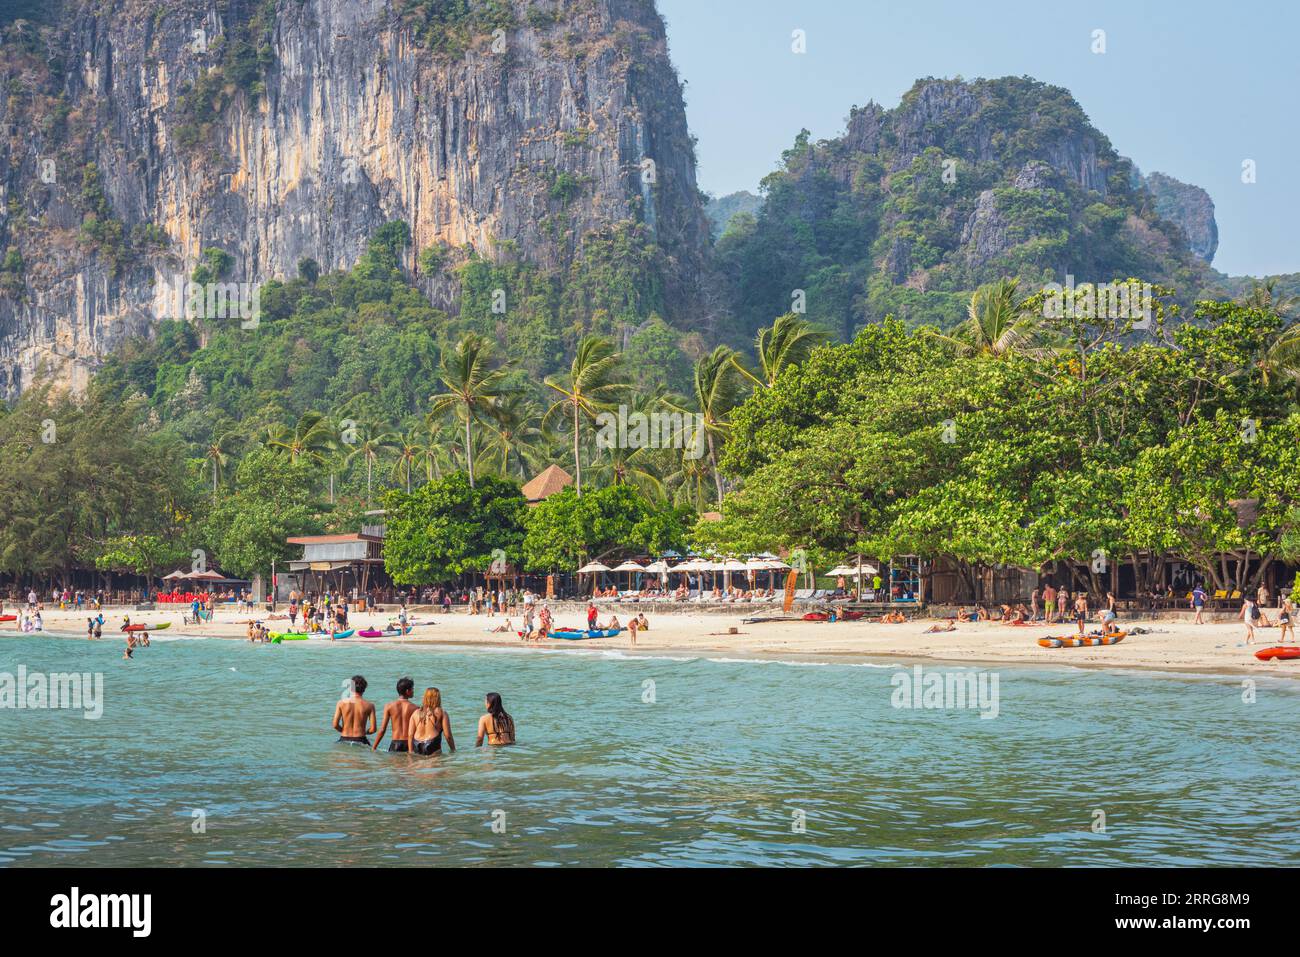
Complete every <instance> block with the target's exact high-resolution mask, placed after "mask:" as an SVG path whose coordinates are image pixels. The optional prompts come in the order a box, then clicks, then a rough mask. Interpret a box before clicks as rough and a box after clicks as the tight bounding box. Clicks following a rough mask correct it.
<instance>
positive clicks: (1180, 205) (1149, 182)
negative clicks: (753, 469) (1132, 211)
mask: <svg viewBox="0 0 1300 957" xmlns="http://www.w3.org/2000/svg"><path fill="white" fill-rule="evenodd" d="M1143 183H1144V185H1145V186H1146V188H1147V189H1148V190H1149V191H1150V193H1151V195H1152V196H1154V197H1155V200H1156V212H1157V213H1159V214H1160V215H1161V216H1162V217H1163V218H1164V219H1167V220H1169V221H1170V222H1171V223H1174V224H1175V225H1177V226H1178V227H1180V228H1181V229H1182V231H1183V232H1184V233H1185V234H1186V235H1187V245H1188V248H1189V249H1191V251H1192V252H1193V253H1195V254H1196V255H1197V256H1198V257H1200V258H1201V259H1203V260H1205V261H1206V262H1207V263H1212V262H1214V253H1215V251H1217V250H1218V248H1219V226H1218V223H1216V222H1215V220H1214V200H1212V199H1210V194H1209V193H1207V192H1206V191H1205V190H1203V189H1201V187H1199V186H1192V185H1190V184H1188V183H1183V182H1180V181H1179V180H1176V179H1174V178H1173V177H1172V176H1166V175H1165V174H1164V173H1151V174H1150V175H1149V176H1147V177H1146V178H1145V179H1144V180H1143Z"/></svg>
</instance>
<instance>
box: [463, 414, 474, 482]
mask: <svg viewBox="0 0 1300 957" xmlns="http://www.w3.org/2000/svg"><path fill="white" fill-rule="evenodd" d="M465 462H466V464H467V465H468V466H469V487H470V488H473V487H474V449H473V448H472V447H471V446H470V444H469V409H466V410H465Z"/></svg>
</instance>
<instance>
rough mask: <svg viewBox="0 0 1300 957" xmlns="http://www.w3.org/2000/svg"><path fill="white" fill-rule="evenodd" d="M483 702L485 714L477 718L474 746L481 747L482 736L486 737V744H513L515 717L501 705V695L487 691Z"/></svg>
mask: <svg viewBox="0 0 1300 957" xmlns="http://www.w3.org/2000/svg"><path fill="white" fill-rule="evenodd" d="M483 704H484V707H485V708H486V710H487V714H485V715H483V717H481V718H479V719H478V738H477V739H476V740H475V741H474V747H476V748H478V747H481V746H482V745H483V739H484V738H487V743H488V744H498V745H501V744H514V743H515V719H514V718H512V717H510V715H509V714H507V713H506V709H505V708H504V707H502V705H501V696H500V695H499V694H497V693H496V692H495V691H489V692H488V693H487V695H486V696H485V697H484V699H483Z"/></svg>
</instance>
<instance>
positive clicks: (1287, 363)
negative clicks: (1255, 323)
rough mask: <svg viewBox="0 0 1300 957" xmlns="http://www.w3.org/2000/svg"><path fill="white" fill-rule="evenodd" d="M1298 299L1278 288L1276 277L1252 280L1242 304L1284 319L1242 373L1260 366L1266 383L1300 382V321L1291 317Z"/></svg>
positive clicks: (1247, 372) (1261, 374) (1244, 373)
mask: <svg viewBox="0 0 1300 957" xmlns="http://www.w3.org/2000/svg"><path fill="white" fill-rule="evenodd" d="M1297 301H1298V300H1297V298H1296V297H1295V296H1290V295H1287V294H1285V293H1283V292H1281V291H1280V290H1279V289H1278V288H1277V280H1276V279H1265V280H1262V281H1261V280H1258V279H1254V280H1252V281H1251V286H1250V290H1249V291H1248V292H1247V293H1246V294H1245V295H1244V296H1242V297H1241V299H1240V302H1241V304H1242V305H1243V306H1246V307H1248V308H1250V309H1258V310H1260V311H1262V312H1267V313H1271V314H1272V315H1274V316H1277V317H1278V318H1280V319H1282V320H1283V325H1282V326H1281V328H1279V329H1277V330H1276V331H1274V332H1273V333H1272V334H1270V335H1269V336H1268V337H1267V338H1266V339H1265V340H1264V342H1263V343H1262V344H1261V346H1260V348H1259V351H1258V352H1256V354H1255V356H1254V357H1253V359H1252V360H1251V362H1250V363H1249V365H1247V366H1246V367H1245V368H1243V369H1241V370H1239V373H1238V374H1239V375H1246V374H1249V372H1250V370H1251V369H1252V368H1254V369H1258V370H1259V372H1260V376H1261V378H1262V379H1263V381H1264V385H1266V386H1268V385H1272V384H1273V382H1274V381H1276V380H1278V379H1290V380H1291V381H1292V382H1300V324H1297V323H1291V322H1289V321H1288V318H1287V316H1288V313H1290V312H1291V311H1292V310H1293V309H1294V308H1295V306H1296V303H1297Z"/></svg>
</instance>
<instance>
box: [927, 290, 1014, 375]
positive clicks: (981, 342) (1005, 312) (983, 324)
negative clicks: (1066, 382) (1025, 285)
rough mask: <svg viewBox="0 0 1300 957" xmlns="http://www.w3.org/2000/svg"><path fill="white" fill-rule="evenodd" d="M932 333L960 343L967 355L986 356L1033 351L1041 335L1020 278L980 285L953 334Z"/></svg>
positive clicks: (951, 341)
mask: <svg viewBox="0 0 1300 957" xmlns="http://www.w3.org/2000/svg"><path fill="white" fill-rule="evenodd" d="M932 335H933V336H934V337H935V338H937V339H942V340H943V341H945V342H947V343H949V344H951V345H953V346H956V348H957V350H958V352H960V353H962V354H963V355H971V354H978V355H986V356H1007V355H1011V354H1012V353H1032V352H1033V351H1034V350H1035V349H1036V347H1037V344H1038V338H1039V337H1038V333H1037V330H1036V329H1035V328H1034V326H1033V325H1032V324H1031V320H1030V317H1029V315H1028V313H1027V311H1026V308H1025V300H1024V299H1023V298H1022V297H1021V295H1020V281H1019V280H1018V279H999V280H998V281H997V282H994V283H989V284H988V285H985V286H980V287H979V288H978V289H976V290H975V291H974V292H973V293H971V297H970V303H969V304H968V305H967V306H966V320H965V321H964V322H962V323H961V324H960V325H958V326H957V328H956V329H954V330H953V332H952V335H950V336H946V335H943V334H941V333H932Z"/></svg>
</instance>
